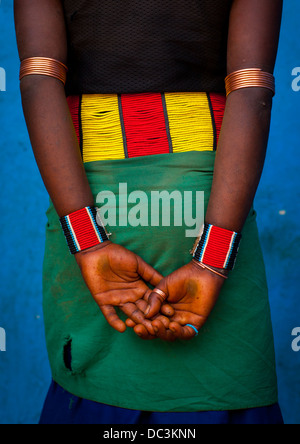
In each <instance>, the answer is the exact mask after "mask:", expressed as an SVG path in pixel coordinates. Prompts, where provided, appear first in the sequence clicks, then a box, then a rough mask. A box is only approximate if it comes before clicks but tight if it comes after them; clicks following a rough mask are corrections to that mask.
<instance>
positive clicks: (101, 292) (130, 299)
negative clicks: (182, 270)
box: [76, 243, 162, 333]
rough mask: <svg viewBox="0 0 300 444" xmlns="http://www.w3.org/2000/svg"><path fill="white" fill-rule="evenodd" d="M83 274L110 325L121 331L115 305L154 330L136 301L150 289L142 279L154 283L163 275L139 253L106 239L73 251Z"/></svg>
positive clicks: (120, 323)
mask: <svg viewBox="0 0 300 444" xmlns="http://www.w3.org/2000/svg"><path fill="white" fill-rule="evenodd" d="M76 259H77V262H78V264H79V266H80V270H81V273H82V276H83V278H84V280H85V283H86V285H87V287H88V288H89V290H90V292H91V294H92V296H93V298H94V299H95V301H96V303H97V304H98V305H99V307H100V309H101V311H102V313H103V315H104V316H105V318H106V319H107V321H108V322H109V324H110V325H112V327H113V328H115V329H116V330H118V331H120V332H123V331H124V330H125V329H126V326H125V324H124V322H123V321H121V320H120V319H119V317H118V316H117V313H116V311H115V309H114V307H115V306H116V307H120V308H121V309H122V311H123V312H124V313H125V314H126V315H127V316H129V317H130V318H131V319H132V320H134V321H135V322H140V323H142V324H143V325H145V326H146V328H147V329H148V330H149V331H151V332H152V333H153V329H152V326H151V323H150V322H149V321H147V320H145V318H144V315H143V313H142V312H141V311H140V310H139V309H138V308H137V306H136V302H137V301H138V300H140V299H142V298H146V297H147V296H149V294H150V293H151V290H150V289H149V287H148V286H147V284H146V283H145V282H149V283H150V284H151V285H153V286H155V285H157V284H158V283H159V281H160V280H161V279H162V276H161V275H160V274H159V273H158V272H157V271H156V270H154V269H153V268H152V267H151V266H150V265H148V264H147V263H146V262H144V261H143V260H142V259H141V258H140V257H139V256H137V255H136V254H134V253H133V252H131V251H129V250H127V249H126V248H124V247H121V246H120V245H116V244H112V243H109V244H107V245H106V246H101V247H99V248H96V249H91V250H87V251H86V252H84V251H83V252H82V253H80V255H76Z"/></svg>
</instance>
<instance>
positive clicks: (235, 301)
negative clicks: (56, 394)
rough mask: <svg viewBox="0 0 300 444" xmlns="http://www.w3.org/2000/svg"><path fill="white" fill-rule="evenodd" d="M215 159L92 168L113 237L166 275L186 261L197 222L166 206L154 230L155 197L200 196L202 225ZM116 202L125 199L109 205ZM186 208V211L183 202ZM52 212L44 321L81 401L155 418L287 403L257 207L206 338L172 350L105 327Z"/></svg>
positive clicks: (61, 377) (169, 158) (165, 158)
mask: <svg viewBox="0 0 300 444" xmlns="http://www.w3.org/2000/svg"><path fill="white" fill-rule="evenodd" d="M214 159H215V153H214V152H208V151H207V152H196V151H195V152H194V151H192V152H187V153H177V154H162V155H156V156H147V157H137V158H132V159H124V160H112V161H97V162H90V163H87V164H85V168H86V172H87V176H88V179H89V182H90V185H91V189H92V191H93V193H94V196H95V203H97V202H98V203H99V199H102V202H103V203H104V207H103V208H105V209H106V210H105V212H104V214H103V216H104V217H106V216H109V220H110V221H113V220H114V216H115V220H116V226H114V227H112V226H110V229H111V231H112V232H113V236H112V238H111V240H112V241H113V242H115V243H119V244H121V245H123V246H124V247H126V248H128V249H130V250H132V251H134V252H135V253H137V254H138V255H140V256H141V257H142V258H143V259H144V260H145V261H147V262H148V263H149V264H151V265H152V266H153V267H155V268H156V269H157V270H158V271H159V272H160V273H162V274H163V275H165V276H166V275H167V274H169V273H171V272H173V271H174V270H176V269H178V268H179V267H181V266H183V265H184V264H187V263H188V262H189V261H190V260H191V256H190V253H189V251H190V249H191V247H192V246H193V243H194V240H195V236H194V237H190V235H187V233H188V232H189V231H188V230H190V229H191V226H188V225H185V224H184V222H185V221H186V220H187V218H184V217H182V220H183V223H182V224H180V223H178V211H179V210H178V208H177V209H176V208H175V205H172V202H171V204H170V205H169V207H168V208H167V211H166V208H165V206H164V208H162V213H163V214H164V215H165V216H166V215H167V214H170V217H169V220H168V217H166V218H165V219H164V216H162V217H161V218H160V220H159V223H156V222H157V218H156V217H154V219H155V221H156V222H155V223H153V220H154V219H151V205H150V202H151V199H152V200H153V196H154V195H153V192H157V191H159V192H161V191H167V192H168V193H169V195H170V196H171V193H172V192H174V191H176V192H177V196H183V201H184V196H188V194H185V193H186V192H190V193H191V192H192V195H193V196H194V199H193V206H194V207H193V208H192V209H193V216H194V218H195V216H196V213H197V208H196V203H197V200H196V199H195V196H196V192H197V191H198V192H199V191H201V192H203V194H202V193H201V195H204V208H206V206H207V203H208V199H209V196H210V190H211V184H212V178H213V169H214ZM120 184H121V186H120ZM120 190H121V194H120V195H119V193H120ZM125 191H126V193H127V194H126V195H125ZM99 193H100V194H99ZM105 196H106V197H107V199H103V198H104V197H105ZM111 196H114V197H115V203H114V205H111V206H110V202H112V201H110V198H111ZM128 196H131V197H128ZM143 197H144V198H145V197H147V202H146V204H145V202H144V206H143V205H142V201H143ZM171 200H172V199H171ZM115 204H116V205H115ZM147 204H148V211H147V209H146V207H145V205H147ZM165 204H166V201H165ZM197 205H199V202H198V203H197ZM115 209H116V213H115V214H114V213H113V211H114V210H115ZM182 209H183V210H182V215H183V216H184V203H183V202H182ZM169 210H170V213H169ZM190 210H191V208H190ZM175 213H176V214H175ZM47 216H48V224H47V229H46V251H45V260H44V277H43V285H44V299H43V304H44V320H45V332H46V341H47V349H48V355H49V360H50V365H51V370H52V376H53V379H54V380H55V381H56V382H57V383H58V384H59V385H61V386H62V387H63V388H65V389H66V390H67V391H69V392H71V393H72V394H74V395H76V396H78V397H81V398H86V399H89V400H92V401H97V402H100V403H104V404H109V405H113V406H117V407H123V408H127V409H135V410H145V411H156V412H195V411H207V410H233V409H242V408H251V407H260V406H267V405H271V404H273V403H276V402H277V380H276V371H275V359H274V344H273V334H272V326H271V317H270V307H269V301H268V291H267V284H266V277H265V269H264V262H263V257H262V253H261V247H260V243H259V237H258V231H257V225H256V214H255V212H254V210H252V211H251V212H250V214H249V216H248V219H247V222H246V224H245V227H244V229H243V238H242V242H241V246H240V251H239V254H238V260H237V263H236V267H235V269H234V271H233V272H231V274H230V278H229V279H228V280H227V281H226V283H225V285H224V287H223V289H222V292H221V294H220V297H219V300H218V302H217V304H216V306H215V308H214V310H213V312H212V313H211V315H210V317H209V320H208V321H207V323H206V324H205V326H204V327H203V328H202V330H201V331H200V333H199V336H198V337H196V338H194V339H192V340H191V341H189V342H185V341H176V342H173V343H167V342H164V341H161V340H159V339H155V340H153V341H143V340H142V339H141V338H139V337H138V336H136V335H135V333H134V332H133V331H132V330H131V329H129V328H128V329H127V330H126V332H125V333H123V334H120V333H118V332H116V331H115V330H114V329H112V327H110V326H109V325H108V324H107V322H106V320H105V319H104V317H103V315H102V313H101V311H100V309H99V307H98V306H97V304H96V303H95V302H94V300H93V298H92V296H91V295H90V293H89V291H88V289H87V287H86V286H85V283H84V281H83V279H82V276H81V273H80V270H79V268H78V266H77V264H76V261H75V259H74V257H73V256H72V255H70V253H69V251H68V248H67V245H66V241H65V238H64V235H63V233H62V230H61V227H60V224H59V219H58V216H57V214H56V212H55V210H54V208H53V205H52V204H50V208H49V210H48V212H47ZM153 216H157V215H152V217H153ZM147 218H148V220H147ZM179 219H180V217H179ZM190 219H191V214H190V217H189V220H190ZM126 220H127V223H126ZM120 316H121V317H122V314H120ZM66 351H68V352H69V354H70V356H69V357H70V359H71V362H68V363H67V362H66Z"/></svg>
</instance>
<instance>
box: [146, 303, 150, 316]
mask: <svg viewBox="0 0 300 444" xmlns="http://www.w3.org/2000/svg"><path fill="white" fill-rule="evenodd" d="M149 311H150V305H148V307H147V308H146V311H145V316H147V314H148V313H149Z"/></svg>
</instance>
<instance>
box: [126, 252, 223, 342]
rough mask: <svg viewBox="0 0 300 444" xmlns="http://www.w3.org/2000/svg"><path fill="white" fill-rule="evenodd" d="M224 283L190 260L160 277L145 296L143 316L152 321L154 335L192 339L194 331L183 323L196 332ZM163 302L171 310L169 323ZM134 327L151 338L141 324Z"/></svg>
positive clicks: (167, 338)
mask: <svg viewBox="0 0 300 444" xmlns="http://www.w3.org/2000/svg"><path fill="white" fill-rule="evenodd" d="M224 282H225V279H224V278H223V277H220V276H218V275H216V274H214V273H212V272H211V271H209V270H206V269H202V268H201V267H199V266H198V265H197V264H196V263H195V262H194V261H191V262H190V263H189V264H187V265H185V266H183V267H181V268H180V269H178V270H176V271H175V272H173V273H171V274H170V275H169V276H167V277H165V278H164V279H162V281H161V282H160V283H159V285H158V286H157V287H156V288H155V289H154V290H153V291H152V293H151V294H150V295H149V297H148V298H147V301H148V307H146V306H145V304H144V305H143V309H144V310H143V311H144V312H145V316H146V318H147V319H151V321H152V325H153V326H154V329H155V331H156V337H158V338H160V339H163V340H167V341H170V340H175V339H183V340H189V339H192V338H193V337H194V336H195V334H196V333H195V330H194V329H193V328H192V327H189V326H187V324H190V325H193V326H194V327H195V328H196V329H197V330H198V331H199V330H200V329H201V327H202V326H203V325H204V324H205V322H206V321H207V318H208V317H209V315H210V313H211V311H212V310H213V308H214V306H215V304H216V302H217V299H218V296H219V293H220V291H221V288H222V286H223V284H224ZM156 289H158V290H161V291H162V292H163V293H164V294H165V297H163V296H162V295H160V294H158V293H156V292H155V290H156ZM166 302H167V303H168V304H170V305H171V307H172V308H173V310H174V313H173V314H171V315H170V316H169V317H168V320H169V323H167V322H166V321H165V319H164V318H165V317H166V316H168V314H167V313H165V312H164V310H165V308H164V307H165V305H164V304H165V303H166ZM167 307H168V306H167ZM168 310H169V308H168ZM161 311H162V312H163V313H161ZM169 312H170V310H169ZM129 325H130V326H133V323H132V322H131V323H129ZM134 330H135V332H136V333H137V334H138V335H139V336H140V337H142V338H143V339H150V338H151V336H150V335H149V333H148V332H147V330H146V329H145V327H144V326H143V325H135V326H134Z"/></svg>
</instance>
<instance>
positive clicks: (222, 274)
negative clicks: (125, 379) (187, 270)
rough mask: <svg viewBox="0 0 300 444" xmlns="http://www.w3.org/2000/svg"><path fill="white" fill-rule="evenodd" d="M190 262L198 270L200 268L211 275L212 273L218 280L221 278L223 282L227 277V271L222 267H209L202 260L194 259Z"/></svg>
mask: <svg viewBox="0 0 300 444" xmlns="http://www.w3.org/2000/svg"><path fill="white" fill-rule="evenodd" d="M192 264H193V265H194V267H196V268H197V269H198V270H199V269H200V270H201V269H202V271H205V272H207V273H210V275H211V276H213V275H214V277H215V278H216V279H218V280H221V281H223V282H225V280H226V279H228V271H227V270H225V269H224V268H216V267H210V266H208V265H205V264H203V263H202V262H199V261H197V260H195V259H193V260H192Z"/></svg>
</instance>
